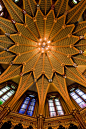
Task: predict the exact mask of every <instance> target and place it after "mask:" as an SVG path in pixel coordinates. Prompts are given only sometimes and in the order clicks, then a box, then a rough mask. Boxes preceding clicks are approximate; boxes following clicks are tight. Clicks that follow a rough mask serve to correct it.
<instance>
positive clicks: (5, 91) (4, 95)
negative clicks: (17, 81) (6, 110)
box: [0, 84, 16, 105]
mask: <svg viewBox="0 0 86 129" xmlns="http://www.w3.org/2000/svg"><path fill="white" fill-rule="evenodd" d="M15 90H16V88H15V86H13V85H11V86H9V85H8V84H7V86H5V87H3V88H2V89H1V90H0V105H2V104H3V103H5V102H6V101H7V100H8V99H9V98H10V97H11V96H12V95H14V93H15Z"/></svg>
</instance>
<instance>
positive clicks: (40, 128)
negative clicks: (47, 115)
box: [37, 115, 44, 129]
mask: <svg viewBox="0 0 86 129" xmlns="http://www.w3.org/2000/svg"><path fill="white" fill-rule="evenodd" d="M43 123H44V117H43V115H39V116H38V119H37V129H43Z"/></svg>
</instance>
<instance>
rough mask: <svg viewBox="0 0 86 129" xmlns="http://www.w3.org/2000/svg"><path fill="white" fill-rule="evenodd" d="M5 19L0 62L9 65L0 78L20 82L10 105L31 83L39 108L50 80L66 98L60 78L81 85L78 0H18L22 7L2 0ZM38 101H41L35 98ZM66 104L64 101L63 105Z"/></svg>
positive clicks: (84, 29)
mask: <svg viewBox="0 0 86 129" xmlns="http://www.w3.org/2000/svg"><path fill="white" fill-rule="evenodd" d="M2 1H3V3H4V5H5V7H6V8H7V10H8V12H9V15H10V18H11V20H8V19H5V18H2V17H0V28H1V30H2V31H3V33H4V35H0V48H1V50H2V51H1V52H0V64H9V67H8V68H7V69H6V70H5V71H4V73H3V74H2V75H1V76H0V83H2V82H4V81H7V80H10V79H12V78H17V77H19V76H20V82H19V85H18V89H17V91H16V94H15V96H14V98H13V100H12V101H11V103H10V105H11V106H12V105H13V104H14V103H15V102H16V101H17V100H18V99H19V98H20V97H21V96H22V95H23V94H24V93H25V92H26V90H28V88H29V87H30V86H32V84H33V83H34V82H36V87H37V91H38V97H39V105H40V107H41V106H42V105H43V103H44V102H45V99H46V94H47V92H48V89H49V86H50V83H52V84H53V86H54V87H55V88H56V91H58V92H59V93H60V94H61V95H62V97H63V98H64V99H65V101H66V102H68V101H70V98H69V95H68V91H67V85H66V78H68V79H70V80H73V81H75V82H77V83H79V84H81V85H83V86H86V79H85V78H84V77H83V76H82V74H81V72H80V71H79V70H78V68H77V67H78V65H86V55H85V51H86V43H85V42H86V21H83V22H78V21H79V18H80V17H81V15H82V13H83V11H84V10H85V8H86V1H85V0H81V2H79V3H78V4H77V5H76V6H74V7H73V8H72V9H68V0H57V1H56V2H55V4H53V2H52V0H39V3H38V4H37V3H36V2H35V0H23V9H21V8H19V7H18V6H17V5H16V4H15V3H14V2H13V1H12V0H2ZM40 100H41V101H40ZM41 102H42V103H41ZM69 106H70V105H69Z"/></svg>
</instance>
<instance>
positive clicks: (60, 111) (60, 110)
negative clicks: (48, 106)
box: [55, 99, 64, 115]
mask: <svg viewBox="0 0 86 129" xmlns="http://www.w3.org/2000/svg"><path fill="white" fill-rule="evenodd" d="M55 104H56V108H57V112H58V115H64V112H63V109H62V106H61V104H60V101H59V99H55Z"/></svg>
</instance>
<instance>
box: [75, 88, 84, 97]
mask: <svg viewBox="0 0 86 129" xmlns="http://www.w3.org/2000/svg"><path fill="white" fill-rule="evenodd" d="M75 91H76V92H77V94H79V95H80V96H81V95H83V94H84V92H82V91H81V90H79V89H77V90H75Z"/></svg>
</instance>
